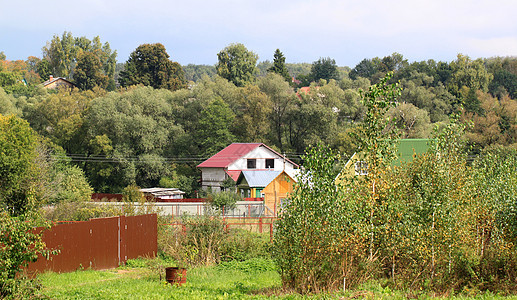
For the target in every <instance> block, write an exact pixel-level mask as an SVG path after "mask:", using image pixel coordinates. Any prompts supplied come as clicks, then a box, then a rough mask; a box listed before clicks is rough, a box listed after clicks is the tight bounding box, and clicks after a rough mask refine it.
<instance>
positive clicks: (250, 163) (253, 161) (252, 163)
mask: <svg viewBox="0 0 517 300" xmlns="http://www.w3.org/2000/svg"><path fill="white" fill-rule="evenodd" d="M256 168H257V160H256V159H248V169H256Z"/></svg>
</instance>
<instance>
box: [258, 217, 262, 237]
mask: <svg viewBox="0 0 517 300" xmlns="http://www.w3.org/2000/svg"><path fill="white" fill-rule="evenodd" d="M259 233H262V217H260V218H259Z"/></svg>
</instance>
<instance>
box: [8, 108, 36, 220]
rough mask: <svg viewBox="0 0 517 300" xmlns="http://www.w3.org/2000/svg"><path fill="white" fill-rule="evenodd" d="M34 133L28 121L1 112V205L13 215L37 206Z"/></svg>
mask: <svg viewBox="0 0 517 300" xmlns="http://www.w3.org/2000/svg"><path fill="white" fill-rule="evenodd" d="M36 148H37V135H36V133H35V132H34V131H33V130H32V129H31V128H30V126H29V123H27V122H26V121H24V120H22V119H20V118H19V117H16V116H7V117H6V116H3V115H0V186H1V187H2V188H1V189H0V206H1V207H2V208H3V209H5V210H6V211H7V212H9V214H11V215H12V216H18V215H22V214H24V213H26V212H27V211H30V210H32V209H34V208H35V207H37V205H38V204H39V201H41V198H40V196H41V195H40V194H38V192H39V189H36V188H35V187H36V186H37V185H38V182H39V180H38V178H39V175H40V171H41V170H40V168H39V166H38V164H37V158H38V152H37V149H36Z"/></svg>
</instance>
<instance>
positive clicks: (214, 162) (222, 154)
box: [197, 143, 299, 178]
mask: <svg viewBox="0 0 517 300" xmlns="http://www.w3.org/2000/svg"><path fill="white" fill-rule="evenodd" d="M260 146H264V147H265V148H267V149H269V150H270V151H271V152H273V153H275V154H277V155H278V156H280V157H282V155H281V154H280V153H278V152H276V151H275V150H273V149H271V148H270V147H268V146H267V145H266V144H264V143H233V144H231V145H229V146H228V147H226V148H224V149H223V150H221V151H219V152H218V153H216V154H215V155H214V156H212V157H210V158H209V159H207V160H205V161H204V162H202V163H200V164H199V165H198V166H197V167H198V168H226V167H228V166H229V165H230V164H231V163H232V162H234V161H236V160H237V159H239V158H241V157H243V156H244V155H246V154H248V153H250V152H251V151H252V150H253V149H255V148H257V147H260ZM286 161H288V162H290V163H292V164H293V165H294V166H296V167H299V166H298V165H297V164H295V163H294V162H293V161H291V160H289V159H287V158H286ZM228 175H230V174H228ZM230 176H231V177H232V178H233V174H232V175H230Z"/></svg>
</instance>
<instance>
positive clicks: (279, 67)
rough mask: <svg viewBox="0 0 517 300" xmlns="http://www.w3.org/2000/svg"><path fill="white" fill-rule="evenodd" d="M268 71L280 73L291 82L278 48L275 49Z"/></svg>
mask: <svg viewBox="0 0 517 300" xmlns="http://www.w3.org/2000/svg"><path fill="white" fill-rule="evenodd" d="M268 71H269V72H274V73H277V74H280V75H281V76H282V77H283V78H284V79H285V80H286V81H287V82H291V76H290V75H289V72H288V71H287V67H286V66H285V56H284V54H283V53H282V52H281V51H280V49H276V51H275V54H274V59H273V66H272V67H271V68H269V69H268Z"/></svg>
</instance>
